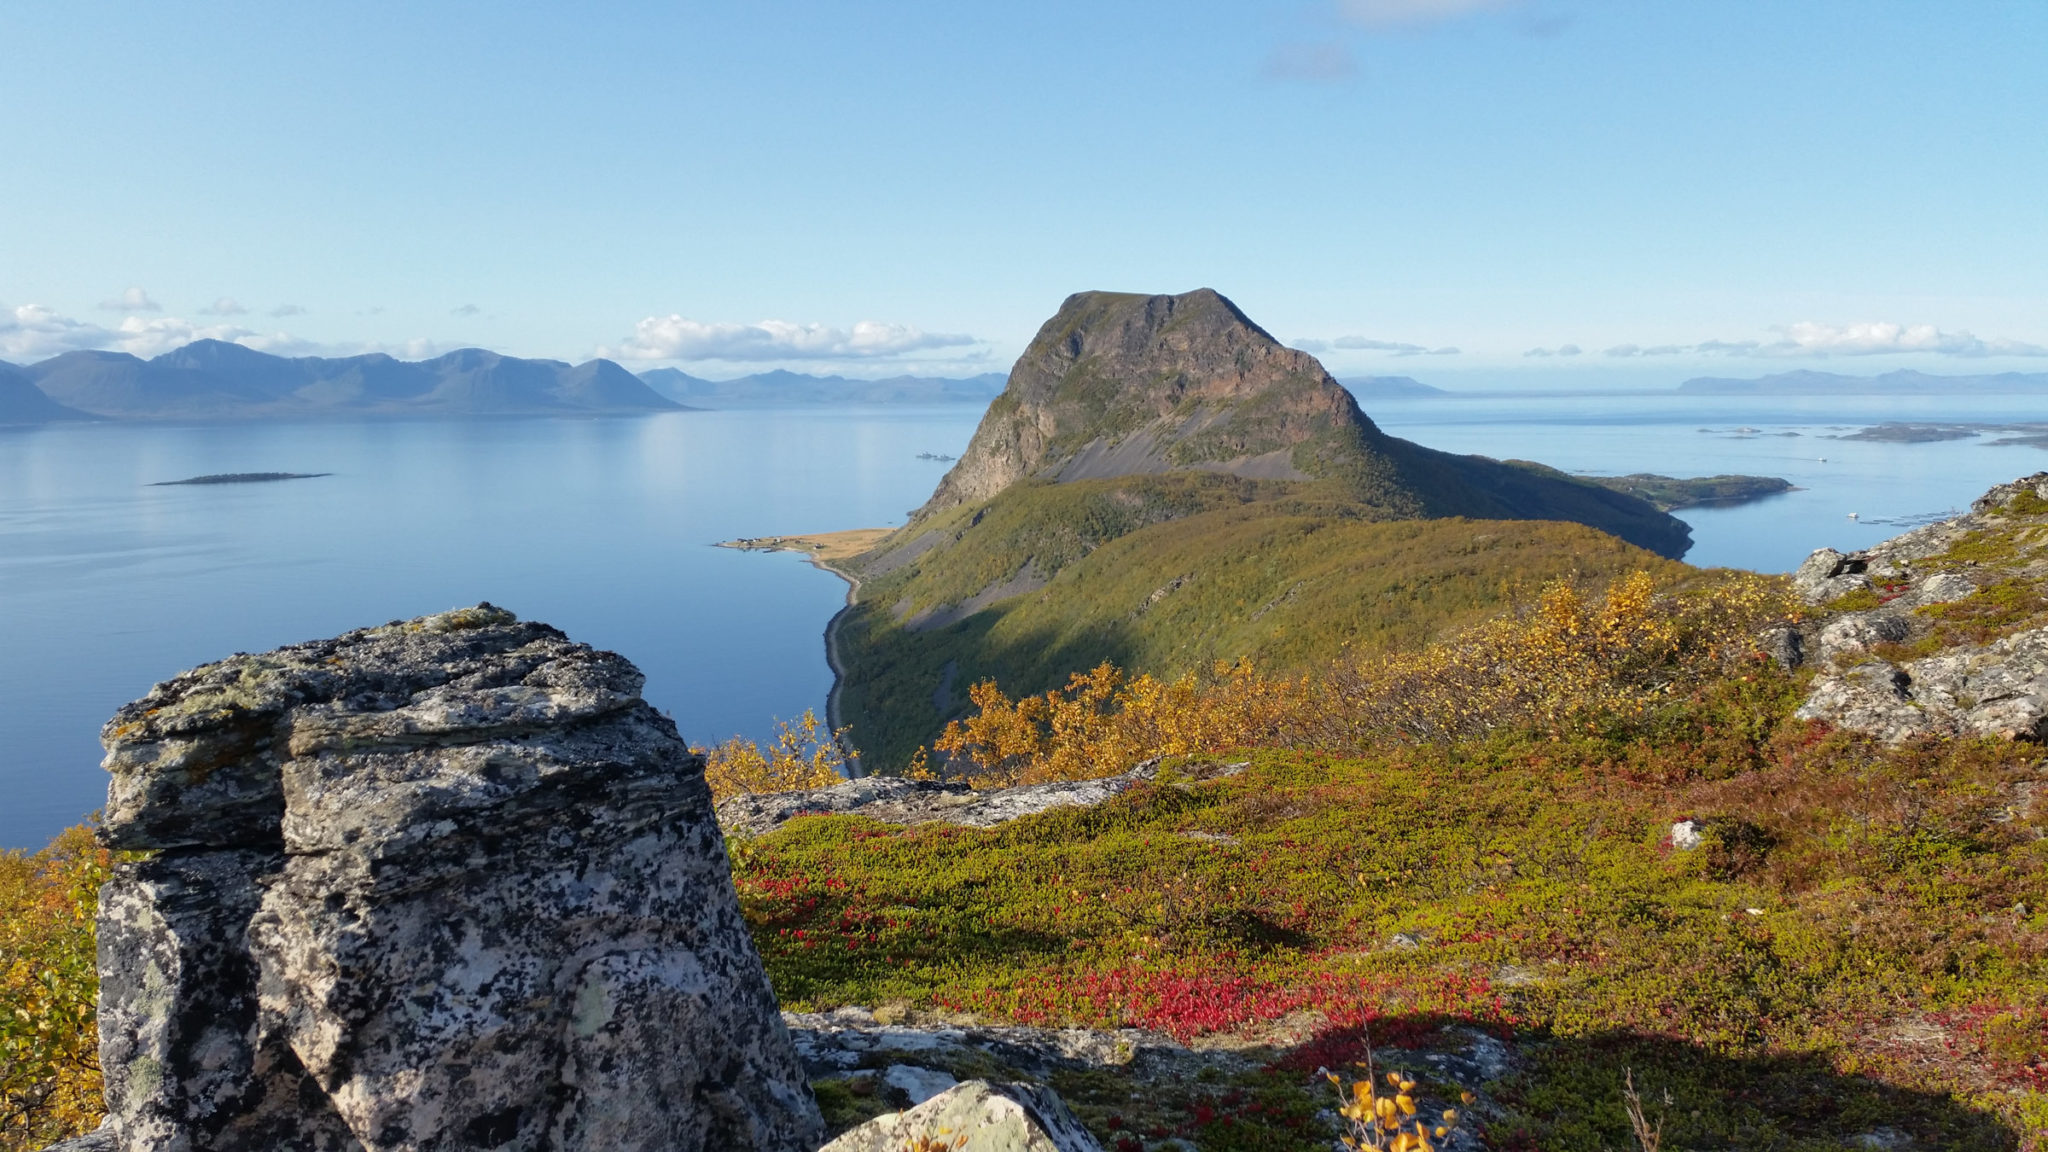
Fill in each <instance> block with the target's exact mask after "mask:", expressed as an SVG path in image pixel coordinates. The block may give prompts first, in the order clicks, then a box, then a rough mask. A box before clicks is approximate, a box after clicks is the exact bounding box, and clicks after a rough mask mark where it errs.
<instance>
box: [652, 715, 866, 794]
mask: <svg viewBox="0 0 2048 1152" xmlns="http://www.w3.org/2000/svg"><path fill="white" fill-rule="evenodd" d="M775 728H776V732H775V739H774V740H772V741H770V742H769V744H768V746H767V747H766V748H763V747H761V746H760V745H759V744H757V743H755V742H754V741H752V740H749V739H747V738H746V737H744V736H735V737H733V738H732V739H730V740H727V741H725V742H724V743H723V744H716V745H713V746H711V747H709V748H692V749H691V751H693V752H695V753H697V754H698V755H701V756H703V757H704V779H705V781H706V782H707V783H709V784H710V785H711V797H712V799H713V800H724V799H726V798H727V797H731V796H747V795H758V794H760V793H766V792H800V791H802V790H804V789H806V788H826V787H830V786H831V785H834V784H837V783H839V782H840V781H842V780H844V779H845V778H846V762H847V759H848V758H849V755H852V753H849V751H848V749H847V747H846V745H845V743H844V741H845V738H846V729H844V728H841V729H839V730H838V731H836V732H834V731H829V730H827V729H826V728H825V725H824V723H823V722H822V721H820V720H819V719H818V717H817V715H816V714H815V713H813V712H812V711H811V710H809V709H808V708H807V709H805V710H804V714H803V716H802V717H800V718H799V719H797V720H796V721H794V722H791V721H788V720H777V721H776V722H775Z"/></svg>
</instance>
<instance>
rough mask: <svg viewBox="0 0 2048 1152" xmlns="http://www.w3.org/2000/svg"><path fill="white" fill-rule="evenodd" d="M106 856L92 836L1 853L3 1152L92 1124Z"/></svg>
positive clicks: (71, 832)
mask: <svg viewBox="0 0 2048 1152" xmlns="http://www.w3.org/2000/svg"><path fill="white" fill-rule="evenodd" d="M112 864H113V859H112V855H111V854H110V853H108V852H107V851H106V850H105V849H103V848H101V847H100V846H99V845H98V844H97V843H95V842H94V840H93V835H92V831H91V830H90V829H89V828H84V827H78V828H71V829H67V830H66V831H65V832H64V833H63V834H62V835H60V836H58V837H57V839H56V840H55V841H53V842H52V843H51V844H50V846H49V847H48V848H45V849H43V850H42V851H41V852H37V853H35V854H34V855H28V854H25V853H21V852H7V853H0V1149H4V1150H6V1152H15V1150H17V1149H32V1148H42V1147H44V1146H46V1145H49V1144H53V1143H55V1142H57V1141H59V1140H62V1139H65V1138H68V1137H71V1136H76V1135H78V1134H80V1133H83V1132H88V1131H90V1130H92V1129H93V1128H94V1127H96V1126H98V1124H99V1122H100V1115H101V1112H102V1107H101V1103H100V1063H99V1033H98V1031H97V1028H96V1025H95V1021H96V1012H95V1001H96V1000H97V998H98V996H99V973H98V968H97V965H96V957H95V955H94V939H95V936H94V931H93V928H94V917H95V915H96V913H97V905H98V892H99V886H100V883H101V881H103V880H105V879H106V878H107V875H108V872H109V870H110V869H111V868H112Z"/></svg>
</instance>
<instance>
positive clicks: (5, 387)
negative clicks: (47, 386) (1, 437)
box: [0, 362, 92, 424]
mask: <svg viewBox="0 0 2048 1152" xmlns="http://www.w3.org/2000/svg"><path fill="white" fill-rule="evenodd" d="M90 419H92V417H90V416H88V415H86V414H85V413H83V412H79V411H76V410H74V409H71V408H66V407H65V406H63V405H62V404H59V403H57V402H56V401H55V400H52V399H50V398H49V396H48V395H46V394H44V392H43V390H42V389H40V388H38V387H36V384H35V381H34V380H31V379H29V375H28V373H27V372H26V371H24V370H23V369H20V368H16V367H15V366H14V365H12V364H8V363H5V362H0V424H46V423H48V422H50V421H52V420H90Z"/></svg>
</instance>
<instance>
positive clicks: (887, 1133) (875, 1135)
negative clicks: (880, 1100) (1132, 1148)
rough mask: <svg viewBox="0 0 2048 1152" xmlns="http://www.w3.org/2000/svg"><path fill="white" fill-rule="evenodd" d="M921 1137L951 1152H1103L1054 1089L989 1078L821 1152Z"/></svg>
mask: <svg viewBox="0 0 2048 1152" xmlns="http://www.w3.org/2000/svg"><path fill="white" fill-rule="evenodd" d="M919 1138H923V1139H925V1140H933V1139H939V1138H943V1139H945V1140H947V1141H949V1142H948V1143H946V1144H944V1145H942V1146H943V1147H946V1148H948V1149H950V1150H951V1152H1102V1145H1101V1144H1099V1143H1097V1142H1096V1140H1095V1137H1094V1136H1092V1135H1090V1134H1089V1132H1088V1130H1087V1129H1086V1128H1083V1127H1082V1126H1081V1122H1080V1121H1078V1120H1076V1119H1074V1115H1073V1113H1071V1112H1069V1111H1067V1106H1066V1105H1065V1104H1063V1103H1061V1102H1060V1098H1059V1097H1058V1096H1057V1095H1056V1094H1054V1092H1053V1090H1052V1089H1050V1088H1043V1087H1040V1086H1038V1085H1036V1084H1012V1083H990V1082H989V1081H987V1080H969V1081H968V1082H966V1083H965V1084H960V1085H957V1086H955V1087H953V1088H949V1089H947V1090H946V1091H944V1092H941V1093H939V1094H938V1095H936V1096H934V1097H932V1098H931V1099H929V1100H926V1101H925V1102H924V1103H922V1104H919V1105H918V1106H916V1107H915V1108H912V1109H910V1110H909V1111H907V1112H889V1113H886V1114H884V1115H881V1116H877V1117H875V1118H874V1119H873V1120H870V1121H868V1122H867V1123H865V1124H862V1125H861V1126H860V1127H858V1128H855V1129H853V1130H852V1131H850V1132H848V1133H846V1134H845V1135H843V1136H840V1137H839V1138H838V1139H836V1140H834V1141H832V1142H831V1143H830V1144H827V1145H825V1147H824V1148H822V1149H820V1150H819V1152H902V1150H903V1149H905V1148H912V1147H917V1146H918V1145H917V1144H916V1143H915V1141H917V1140H918V1139H919Z"/></svg>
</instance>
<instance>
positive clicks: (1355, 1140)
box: [1323, 1051, 1472, 1152]
mask: <svg viewBox="0 0 2048 1152" xmlns="http://www.w3.org/2000/svg"><path fill="white" fill-rule="evenodd" d="M1359 1067H1360V1068H1363V1069H1365V1078H1364V1079H1362V1080H1357V1081H1354V1082H1353V1083H1352V1084H1351V1085H1350V1086H1349V1087H1347V1086H1346V1085H1345V1083H1344V1080H1343V1078H1342V1077H1340V1076H1338V1075H1337V1074H1336V1073H1335V1072H1324V1073H1323V1075H1324V1076H1326V1077H1328V1078H1329V1081H1330V1084H1331V1086H1333V1087H1334V1088H1336V1090H1337V1114H1338V1115H1339V1116H1342V1117H1343V1118H1344V1123H1345V1125H1346V1127H1347V1128H1349V1129H1350V1131H1348V1132H1347V1133H1346V1134H1345V1135H1344V1136H1343V1137H1342V1139H1343V1141H1344V1146H1345V1147H1346V1148H1361V1149H1372V1150H1373V1152H1433V1150H1434V1149H1439V1148H1442V1147H1444V1146H1445V1141H1447V1140H1448V1139H1449V1138H1450V1135H1451V1133H1453V1132H1455V1131H1457V1130H1458V1125H1459V1124H1460V1123H1461V1122H1463V1120H1464V1115H1463V1114H1462V1113H1460V1112H1459V1111H1458V1110H1457V1109H1456V1108H1446V1109H1444V1110H1443V1112H1442V1113H1441V1114H1440V1115H1439V1116H1438V1118H1437V1119H1436V1120H1435V1121H1434V1122H1432V1121H1431V1120H1430V1119H1429V1118H1428V1117H1426V1116H1423V1115H1422V1114H1421V1106H1420V1105H1419V1104H1417V1103H1416V1101H1415V1081H1413V1080H1410V1079H1408V1078H1406V1077H1404V1076H1402V1075H1401V1074H1400V1073H1399V1072H1389V1073H1387V1074H1386V1088H1387V1091H1385V1092H1381V1091H1379V1082H1378V1081H1377V1080H1376V1079H1375V1078H1374V1077H1373V1070H1372V1059H1371V1053H1370V1052H1369V1051H1368V1052H1367V1058H1366V1060H1365V1061H1364V1062H1363V1063H1361V1064H1359ZM1459 1102H1460V1103H1461V1104H1466V1105H1470V1104H1471V1103H1472V1094H1471V1093H1470V1092H1461V1093H1459Z"/></svg>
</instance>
